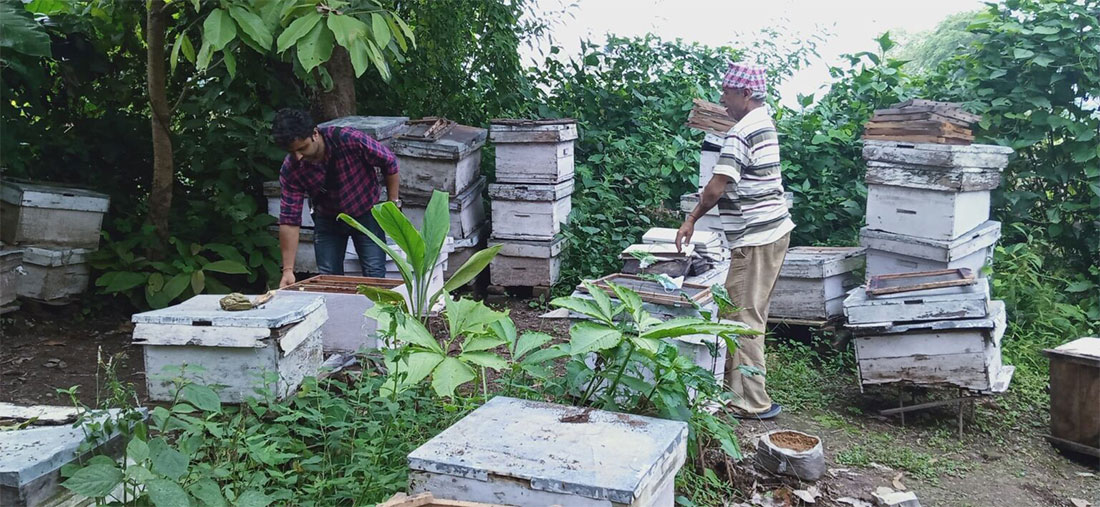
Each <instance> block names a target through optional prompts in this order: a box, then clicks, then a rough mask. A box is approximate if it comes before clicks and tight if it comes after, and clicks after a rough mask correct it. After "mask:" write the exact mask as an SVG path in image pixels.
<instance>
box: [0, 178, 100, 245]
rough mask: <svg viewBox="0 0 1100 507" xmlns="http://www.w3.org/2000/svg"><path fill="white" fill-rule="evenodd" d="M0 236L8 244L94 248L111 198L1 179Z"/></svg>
mask: <svg viewBox="0 0 1100 507" xmlns="http://www.w3.org/2000/svg"><path fill="white" fill-rule="evenodd" d="M0 185H2V186H0V240H2V241H3V242H5V243H8V244H13V245H16V244H23V245H31V244H33V245H53V246H63V247H68V248H91V249H93V250H94V249H95V248H96V247H97V246H98V245H99V232H100V230H101V228H102V226H103V215H104V214H105V213H107V208H108V205H109V204H110V198H109V197H107V195H106V194H101V193H98V192H92V191H90V190H83V189H79V188H64V187H55V186H49V185H36V184H31V183H17V182H11V181H4V182H2V183H0Z"/></svg>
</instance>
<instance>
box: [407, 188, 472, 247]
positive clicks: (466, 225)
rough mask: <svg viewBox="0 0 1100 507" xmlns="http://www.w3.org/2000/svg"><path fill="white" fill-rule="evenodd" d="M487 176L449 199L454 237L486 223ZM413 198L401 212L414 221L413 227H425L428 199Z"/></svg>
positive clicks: (463, 235) (466, 235)
mask: <svg viewBox="0 0 1100 507" xmlns="http://www.w3.org/2000/svg"><path fill="white" fill-rule="evenodd" d="M485 182H486V180H485V177H484V176H482V177H481V178H479V179H478V181H477V183H474V184H473V185H470V186H469V187H467V188H466V190H463V191H462V192H461V193H460V194H459V195H458V196H456V197H454V198H453V199H450V200H449V201H448V206H449V214H450V219H451V231H450V233H449V234H450V235H451V236H452V237H460V238H464V237H468V236H471V235H473V234H475V233H476V232H477V231H478V229H480V228H481V227H482V225H484V223H485V200H484V199H483V198H482V192H484V190H485ZM420 201H421V200H418V199H413V200H411V201H410V202H407V203H405V205H404V207H402V208H401V212H402V213H404V214H405V217H407V218H408V219H409V221H410V222H412V224H413V227H416V228H417V229H422V228H423V227H424V213H425V212H426V211H427V209H428V203H427V202H426V201H423V202H420Z"/></svg>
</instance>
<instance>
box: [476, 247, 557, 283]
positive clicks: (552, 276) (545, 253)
mask: <svg viewBox="0 0 1100 507" xmlns="http://www.w3.org/2000/svg"><path fill="white" fill-rule="evenodd" d="M493 245H501V248H500V251H499V252H497V255H496V257H493V260H492V267H491V268H490V271H489V276H490V280H491V281H492V283H493V285H500V286H503V287H549V286H550V285H553V284H554V282H556V281H557V280H558V274H559V273H560V272H561V250H562V248H563V247H564V246H565V238H558V239H556V240H550V241H523V240H506V241H505V240H496V239H490V240H489V246H493Z"/></svg>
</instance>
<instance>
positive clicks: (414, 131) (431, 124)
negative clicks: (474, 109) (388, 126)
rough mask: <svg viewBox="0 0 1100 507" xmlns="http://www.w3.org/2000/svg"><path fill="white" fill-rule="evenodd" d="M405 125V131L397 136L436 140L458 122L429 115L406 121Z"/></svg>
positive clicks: (399, 137) (417, 139) (410, 138)
mask: <svg viewBox="0 0 1100 507" xmlns="http://www.w3.org/2000/svg"><path fill="white" fill-rule="evenodd" d="M405 125H406V128H405V131H404V132H401V133H399V134H397V135H396V136H395V137H397V138H398V139H409V140H415V141H436V140H438V139H439V138H441V137H443V136H444V135H446V134H447V133H449V132H450V131H451V130H452V129H454V128H455V125H457V123H455V122H453V121H451V120H448V119H446V118H440V117H438V116H427V117H424V118H420V119H418V120H409V121H406V122H405Z"/></svg>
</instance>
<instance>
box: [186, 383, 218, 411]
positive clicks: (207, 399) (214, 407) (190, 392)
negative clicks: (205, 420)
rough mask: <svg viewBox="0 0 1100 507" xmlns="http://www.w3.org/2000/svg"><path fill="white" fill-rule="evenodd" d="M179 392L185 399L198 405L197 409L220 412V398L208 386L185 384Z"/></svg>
mask: <svg viewBox="0 0 1100 507" xmlns="http://www.w3.org/2000/svg"><path fill="white" fill-rule="evenodd" d="M180 394H181V395H182V396H183V399H184V400H185V401H187V402H188V403H190V404H192V405H194V406H196V407H198V408H199V410H205V411H207V412H221V410H222V401H221V399H219V398H218V394H217V393H215V392H214V390H213V389H211V388H209V387H206V386H203V385H199V384H187V385H185V386H183V389H181V390H180Z"/></svg>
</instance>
